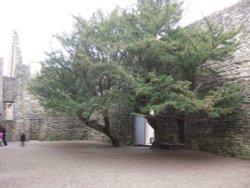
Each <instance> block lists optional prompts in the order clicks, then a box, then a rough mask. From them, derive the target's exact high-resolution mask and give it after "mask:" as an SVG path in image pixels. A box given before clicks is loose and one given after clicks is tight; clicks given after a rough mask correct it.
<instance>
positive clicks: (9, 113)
mask: <svg viewBox="0 0 250 188" xmlns="http://www.w3.org/2000/svg"><path fill="white" fill-rule="evenodd" d="M3 116H4V119H5V120H14V102H4V103H3Z"/></svg>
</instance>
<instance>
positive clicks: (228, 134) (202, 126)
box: [185, 0, 250, 159]
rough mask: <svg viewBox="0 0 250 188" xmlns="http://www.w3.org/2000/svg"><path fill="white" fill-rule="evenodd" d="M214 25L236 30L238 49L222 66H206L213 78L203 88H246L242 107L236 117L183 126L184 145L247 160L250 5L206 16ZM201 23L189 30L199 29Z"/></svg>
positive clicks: (246, 2) (249, 147)
mask: <svg viewBox="0 0 250 188" xmlns="http://www.w3.org/2000/svg"><path fill="white" fill-rule="evenodd" d="M209 19H211V20H213V21H214V22H215V23H218V24H223V25H224V27H225V28H226V29H230V28H234V27H236V28H237V27H240V26H241V25H243V30H242V31H241V33H240V34H239V35H238V36H237V38H236V39H237V40H239V41H240V43H241V45H240V48H239V49H238V50H237V51H236V52H235V53H234V54H233V58H230V59H228V60H227V61H225V62H208V63H207V66H209V67H211V68H213V69H214V70H215V71H216V76H214V77H210V78H209V79H207V81H206V82H208V83H207V85H212V84H216V83H219V82H224V83H244V84H246V86H247V87H246V90H245V96H246V103H245V104H244V105H242V109H243V110H244V112H243V114H241V115H240V116H236V115H233V116H230V117H225V118H220V119H216V120H212V121H204V122H200V123H197V122H196V123H194V122H192V121H189V122H186V125H185V126H186V130H185V136H186V139H185V143H186V145H187V146H189V147H191V148H193V149H199V150H205V151H210V152H214V153H218V154H222V155H229V156H235V157H239V158H247V159H250V139H249V138H250V111H249V109H250V103H249V101H250V35H249V31H250V1H249V0H243V1H240V2H239V3H238V4H236V5H234V6H232V7H230V8H227V9H225V10H222V11H220V12H216V13H215V14H213V15H211V16H209ZM202 24H203V23H202V21H199V22H196V23H194V24H193V25H192V26H194V27H198V26H201V25H202Z"/></svg>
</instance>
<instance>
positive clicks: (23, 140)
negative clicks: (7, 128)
mask: <svg viewBox="0 0 250 188" xmlns="http://www.w3.org/2000/svg"><path fill="white" fill-rule="evenodd" d="M20 141H21V144H20V146H21V147H24V146H25V141H26V135H25V133H24V131H22V133H21V135H20Z"/></svg>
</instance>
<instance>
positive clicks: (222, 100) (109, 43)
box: [30, 0, 242, 146]
mask: <svg viewBox="0 0 250 188" xmlns="http://www.w3.org/2000/svg"><path fill="white" fill-rule="evenodd" d="M181 13H182V12H181V4H179V3H176V2H175V1H172V0H138V2H137V4H136V6H135V7H134V8H131V9H129V10H123V9H120V8H118V9H116V10H114V11H113V12H112V13H111V14H109V15H104V14H103V13H101V12H97V13H96V14H94V16H93V17H92V18H91V19H90V20H85V19H83V18H81V17H80V16H78V17H75V20H76V22H75V25H74V30H73V31H72V33H71V34H68V35H66V34H64V35H61V36H57V39H58V40H59V41H60V42H61V44H62V47H63V50H61V51H56V52H52V53H50V54H48V59H47V60H46V61H45V62H44V64H43V68H42V71H41V73H40V74H39V75H38V76H37V77H36V78H35V79H34V80H33V81H32V82H31V87H30V90H31V91H32V92H33V93H34V94H35V95H37V96H38V97H39V99H40V101H41V104H42V105H43V106H45V107H48V108H50V109H53V110H55V111H58V112H63V113H67V114H71V115H72V114H73V115H77V116H78V117H79V119H80V120H81V121H83V122H84V123H85V124H86V125H87V126H90V127H92V128H94V129H96V130H98V131H101V132H103V133H105V134H106V135H107V136H108V137H109V138H110V139H111V140H112V143H113V145H114V146H118V145H119V139H118V138H115V137H114V136H113V135H112V134H111V133H110V129H109V127H110V119H109V117H110V114H109V109H111V108H112V107H113V106H115V105H135V107H136V112H137V113H141V114H143V115H144V116H145V118H147V119H148V120H149V122H150V123H151V125H152V127H153V128H154V129H156V128H157V126H158V125H157V124H155V123H154V122H156V121H155V119H156V118H157V115H158V114H160V113H161V112H164V111H166V110H167V109H169V108H171V109H175V110H176V111H177V112H178V113H179V114H181V116H182V118H183V119H185V117H186V116H187V115H188V114H199V113H203V114H205V115H206V116H207V117H210V118H214V117H219V116H221V115H225V114H229V113H232V112H233V111H234V110H235V109H237V108H238V107H239V105H240V103H241V101H242V97H241V95H240V94H239V91H240V89H239V87H235V86H227V87H225V85H224V86H223V87H219V86H217V87H216V88H215V87H211V88H206V89H201V88H202V87H201V83H198V81H197V78H198V77H200V76H201V75H202V74H203V73H204V72H206V73H208V72H209V71H211V70H210V69H209V68H208V67H207V66H206V65H205V63H206V62H207V61H208V60H219V61H222V60H224V59H225V58H226V57H228V56H229V55H231V54H232V52H233V51H234V50H235V49H236V48H237V46H238V43H237V42H236V41H235V40H234V37H235V35H236V34H237V33H238V30H230V31H224V29H223V27H222V26H217V25H215V24H213V23H211V22H210V21H208V20H207V21H206V22H205V24H204V25H203V27H200V28H195V29H194V28H192V27H187V28H181V27H179V26H178V22H179V20H180V19H181ZM151 111H154V115H152V114H151V113H150V112H151ZM100 116H101V117H102V121H101V122H102V123H100V121H97V119H96V118H97V117H100ZM155 143H157V135H156V142H155Z"/></svg>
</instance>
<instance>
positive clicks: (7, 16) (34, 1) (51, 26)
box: [0, 0, 239, 64]
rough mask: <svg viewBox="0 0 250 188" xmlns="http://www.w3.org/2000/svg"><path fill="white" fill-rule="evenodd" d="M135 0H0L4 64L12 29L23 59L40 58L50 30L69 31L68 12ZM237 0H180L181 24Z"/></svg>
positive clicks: (0, 50) (48, 42) (107, 7)
mask: <svg viewBox="0 0 250 188" xmlns="http://www.w3.org/2000/svg"><path fill="white" fill-rule="evenodd" d="M135 1H136V0H90V1H87V0H86V1H85V0H0V24H1V29H0V57H3V58H4V62H5V64H6V63H7V62H8V59H9V56H10V46H11V38H12V30H13V29H16V30H17V31H18V34H19V39H20V47H21V51H22V57H23V62H24V63H25V64H28V63H29V62H32V61H41V60H43V59H44V57H45V56H44V52H45V51H48V50H49V47H50V45H51V41H52V34H55V33H60V32H64V31H66V32H67V31H70V29H71V28H72V18H71V16H70V14H73V15H78V14H81V15H82V16H84V17H86V18H88V17H90V16H91V14H92V13H93V12H94V11H96V10H97V9H98V8H100V9H102V10H104V11H107V12H108V11H110V10H112V9H113V8H115V6H116V5H119V6H121V7H126V6H129V5H131V4H133V3H134V2H135ZM238 1H239V0H184V8H185V10H186V11H185V12H184V15H183V17H184V18H183V24H187V23H190V22H191V21H193V20H195V19H197V18H201V17H202V16H203V15H208V14H210V13H212V12H214V11H217V10H220V9H223V8H225V7H228V6H230V5H232V4H235V3H236V2H238Z"/></svg>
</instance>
